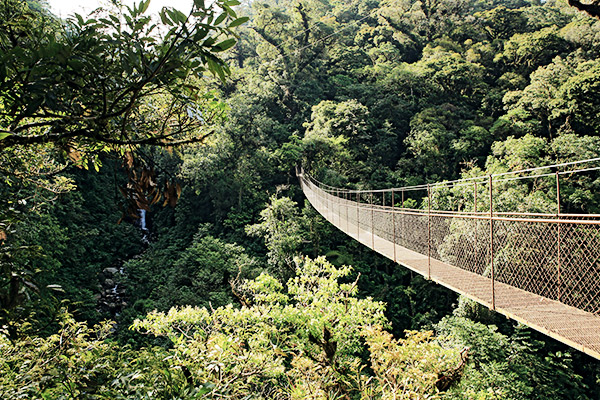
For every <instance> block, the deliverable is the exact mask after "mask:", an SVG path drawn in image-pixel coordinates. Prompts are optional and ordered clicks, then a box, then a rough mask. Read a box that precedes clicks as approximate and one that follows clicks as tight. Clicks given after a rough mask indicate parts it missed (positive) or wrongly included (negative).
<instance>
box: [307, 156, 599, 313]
mask: <svg viewBox="0 0 600 400" xmlns="http://www.w3.org/2000/svg"><path fill="white" fill-rule="evenodd" d="M598 161H600V160H599V159H593V160H585V161H578V162H575V163H565V164H559V165H554V166H548V167H540V168H533V169H529V170H522V171H516V172H511V173H502V174H497V175H489V176H485V177H476V178H469V179H465V180H457V181H452V182H442V183H436V184H430V185H420V186H412V187H404V188H392V189H383V190H381V189H379V190H351V189H343V188H336V187H332V186H329V185H325V184H322V183H320V182H318V181H316V180H315V179H313V178H312V177H310V176H309V175H308V174H305V173H304V171H302V170H301V169H299V171H298V176H299V178H300V181H301V184H302V187H303V190H304V192H305V194H306V196H307V198H308V199H309V200H310V201H311V203H312V204H313V205H314V206H315V208H317V209H318V210H319V211H320V212H321V213H324V214H327V215H328V217H329V219H330V221H332V222H333V223H334V224H335V225H336V226H338V227H339V228H340V229H341V230H343V231H344V232H346V233H348V234H350V235H352V236H354V237H356V238H360V239H362V240H361V241H362V242H363V243H365V244H366V245H369V246H370V247H372V248H373V249H374V250H377V251H379V252H382V253H385V254H386V255H388V256H389V257H390V258H392V259H393V260H394V261H396V251H398V246H401V247H403V248H406V249H409V250H412V251H414V252H417V253H420V254H421V255H424V256H426V258H427V262H428V263H429V265H430V264H431V262H432V260H437V261H440V262H442V263H446V264H449V265H452V266H454V267H457V268H461V269H463V270H466V271H469V272H471V273H474V274H477V275H480V276H483V277H486V278H489V280H490V287H489V296H490V298H491V305H492V308H495V299H496V290H495V283H497V282H501V283H503V284H507V285H510V286H513V287H516V288H519V289H522V290H525V291H527V292H530V293H534V294H536V295H539V296H542V297H545V298H548V299H551V300H556V301H559V302H561V303H563V304H566V305H569V306H573V307H576V308H578V309H580V310H583V311H586V312H590V313H593V314H596V315H598V314H600V215H598V214H594V213H585V212H579V213H574V212H571V213H564V212H562V210H561V191H562V192H565V191H566V192H568V193H569V195H570V197H572V198H575V197H573V195H571V194H572V193H579V192H578V191H581V190H582V189H581V188H579V187H576V186H577V185H580V184H588V185H591V187H592V189H593V186H594V185H595V184H596V182H598V181H600V179H598V177H596V176H594V177H590V176H585V177H583V179H579V180H575V179H572V177H573V176H574V175H575V174H586V173H588V174H589V173H590V171H591V172H593V171H598V170H600V167H597V166H595V165H594V163H598ZM590 165H593V166H590ZM569 167H571V169H569ZM572 167H577V168H579V169H573V168H572ZM580 167H581V168H580ZM549 171H550V172H549ZM524 174H528V175H524ZM565 176H568V177H570V180H569V181H568V184H567V185H565V188H561V178H562V179H564V177H565ZM541 180H544V181H541ZM531 182H534V183H533V184H532V183H531ZM586 190H587V191H588V192H589V193H588V192H586V193H588V194H589V196H588V197H590V196H591V195H592V194H593V193H594V191H593V190H591V189H589V188H588V189H586ZM419 191H420V192H421V194H420V195H417V196H415V193H418V192H419ZM536 191H539V192H542V193H541V194H540V195H536V194H535V192H536ZM441 192H444V193H445V194H444V195H443V196H442V195H440V193H441ZM408 193H411V195H412V198H413V202H412V203H411V204H412V205H413V206H411V207H405V205H406V204H407V202H406V199H405V196H406V197H407V194H408ZM532 193H533V195H532ZM510 195H512V196H515V195H516V196H519V195H520V196H523V197H522V198H520V199H517V206H516V208H519V207H520V210H519V211H512V210H510V209H509V205H510V204H509V205H507V204H506V203H505V200H506V198H508V197H510ZM526 196H529V197H527V199H528V200H527V202H529V204H528V207H524V206H523V204H519V202H521V203H523V202H524V199H525V198H526ZM415 198H416V199H418V201H414V199H415ZM538 198H542V199H543V201H542V200H539V201H538V200H536V199H538ZM590 198H591V197H590ZM448 199H451V200H452V201H450V200H448ZM552 200H553V201H552ZM536 201H537V203H536ZM570 201H572V199H571V200H570ZM416 203H420V205H419V204H418V206H414V204H416ZM369 236H370V237H369ZM427 274H430V270H429V271H428V272H427V273H425V275H427Z"/></svg>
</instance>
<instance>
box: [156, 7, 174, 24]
mask: <svg viewBox="0 0 600 400" xmlns="http://www.w3.org/2000/svg"><path fill="white" fill-rule="evenodd" d="M159 15H160V20H161V21H162V23H163V24H165V25H169V26H173V22H172V21H171V20H170V19H169V17H168V16H167V13H166V8H163V9H162V10H161V11H160V13H159Z"/></svg>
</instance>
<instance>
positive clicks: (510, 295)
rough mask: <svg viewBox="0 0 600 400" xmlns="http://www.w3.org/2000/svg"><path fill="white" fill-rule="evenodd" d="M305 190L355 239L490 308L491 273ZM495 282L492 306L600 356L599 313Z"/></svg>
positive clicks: (315, 202) (319, 207) (334, 222)
mask: <svg viewBox="0 0 600 400" xmlns="http://www.w3.org/2000/svg"><path fill="white" fill-rule="evenodd" d="M305 194H306V195H307V198H308V199H309V201H310V202H311V204H312V205H313V206H314V207H315V208H316V209H317V211H319V213H320V214H322V215H323V216H324V217H325V218H326V219H327V220H328V221H329V222H330V223H332V224H333V225H334V226H336V227H337V228H338V229H340V230H341V231H343V232H344V233H346V234H347V235H349V236H351V237H352V238H354V239H356V240H358V241H359V242H360V243H362V244H364V245H366V246H367V247H370V248H373V250H375V251H376V252H378V253H380V254H382V255H384V256H386V257H387V258H389V259H391V260H394V261H395V262H397V263H398V264H401V265H403V266H404V267H406V268H408V269H410V270H412V271H415V272H417V273H419V274H421V275H423V276H424V277H426V278H428V279H431V280H432V281H434V282H436V283H438V284H440V285H442V286H445V287H447V288H449V289H451V290H453V291H455V292H457V293H460V294H462V295H464V296H466V297H468V298H470V299H472V300H475V301H477V302H478V303H480V304H483V305H485V306H487V307H489V308H492V290H491V286H492V280H491V279H490V278H488V277H485V276H482V275H478V274H475V273H473V272H469V271H466V270H464V269H461V268H457V267H455V266H452V265H449V264H447V263H444V262H441V261H438V260H435V259H433V258H431V259H429V257H428V256H427V255H423V254H421V253H418V252H415V251H412V250H410V249H407V248H405V247H402V246H400V245H398V244H394V243H392V242H390V241H389V240H386V239H384V238H382V237H380V236H377V235H375V234H373V233H372V232H371V231H369V230H365V229H362V227H357V226H356V225H355V224H354V222H353V221H351V220H349V219H346V218H345V217H344V215H341V213H334V212H333V211H332V210H331V209H329V208H328V207H327V203H326V202H320V201H317V199H316V194H315V193H314V192H312V191H311V190H310V189H309V190H308V191H307V190H306V188H305ZM311 194H312V196H311ZM394 247H395V253H394ZM494 285H495V288H494V293H495V295H494V304H495V310H496V311H497V312H499V313H501V314H504V315H505V316H507V317H509V318H511V319H514V320H516V321H519V322H521V323H523V324H526V325H528V326H530V327H531V328H533V329H536V330H538V331H540V332H542V333H544V334H546V335H548V336H550V337H552V338H554V339H556V340H558V341H560V342H563V343H565V344H567V345H569V346H571V347H573V348H575V349H577V350H580V351H582V352H584V353H586V354H588V355H590V356H592V357H594V358H597V359H600V317H598V316H596V315H594V314H592V313H589V312H586V311H583V310H580V309H577V308H575V307H571V306H568V305H565V304H563V303H560V302H558V301H555V300H551V299H548V298H546V297H542V296H539V295H537V294H534V293H530V292H527V291H525V290H522V289H518V288H515V287H513V286H510V285H507V284H504V283H501V282H497V281H496V282H494Z"/></svg>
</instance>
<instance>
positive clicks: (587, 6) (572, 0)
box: [568, 0, 600, 19]
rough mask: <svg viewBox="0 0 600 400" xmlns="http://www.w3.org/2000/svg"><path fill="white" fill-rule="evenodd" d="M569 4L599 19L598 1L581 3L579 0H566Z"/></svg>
mask: <svg viewBox="0 0 600 400" xmlns="http://www.w3.org/2000/svg"><path fill="white" fill-rule="evenodd" d="M568 3H569V5H570V6H572V7H575V8H576V9H578V10H580V11H584V12H586V13H588V14H589V15H591V16H592V17H595V18H598V19H600V1H598V0H593V1H592V2H591V3H582V2H581V1H579V0H568Z"/></svg>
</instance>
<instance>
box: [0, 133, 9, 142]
mask: <svg viewBox="0 0 600 400" xmlns="http://www.w3.org/2000/svg"><path fill="white" fill-rule="evenodd" d="M10 135H11V134H10V133H8V132H0V140H2V139H5V138H7V137H9V136H10Z"/></svg>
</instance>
